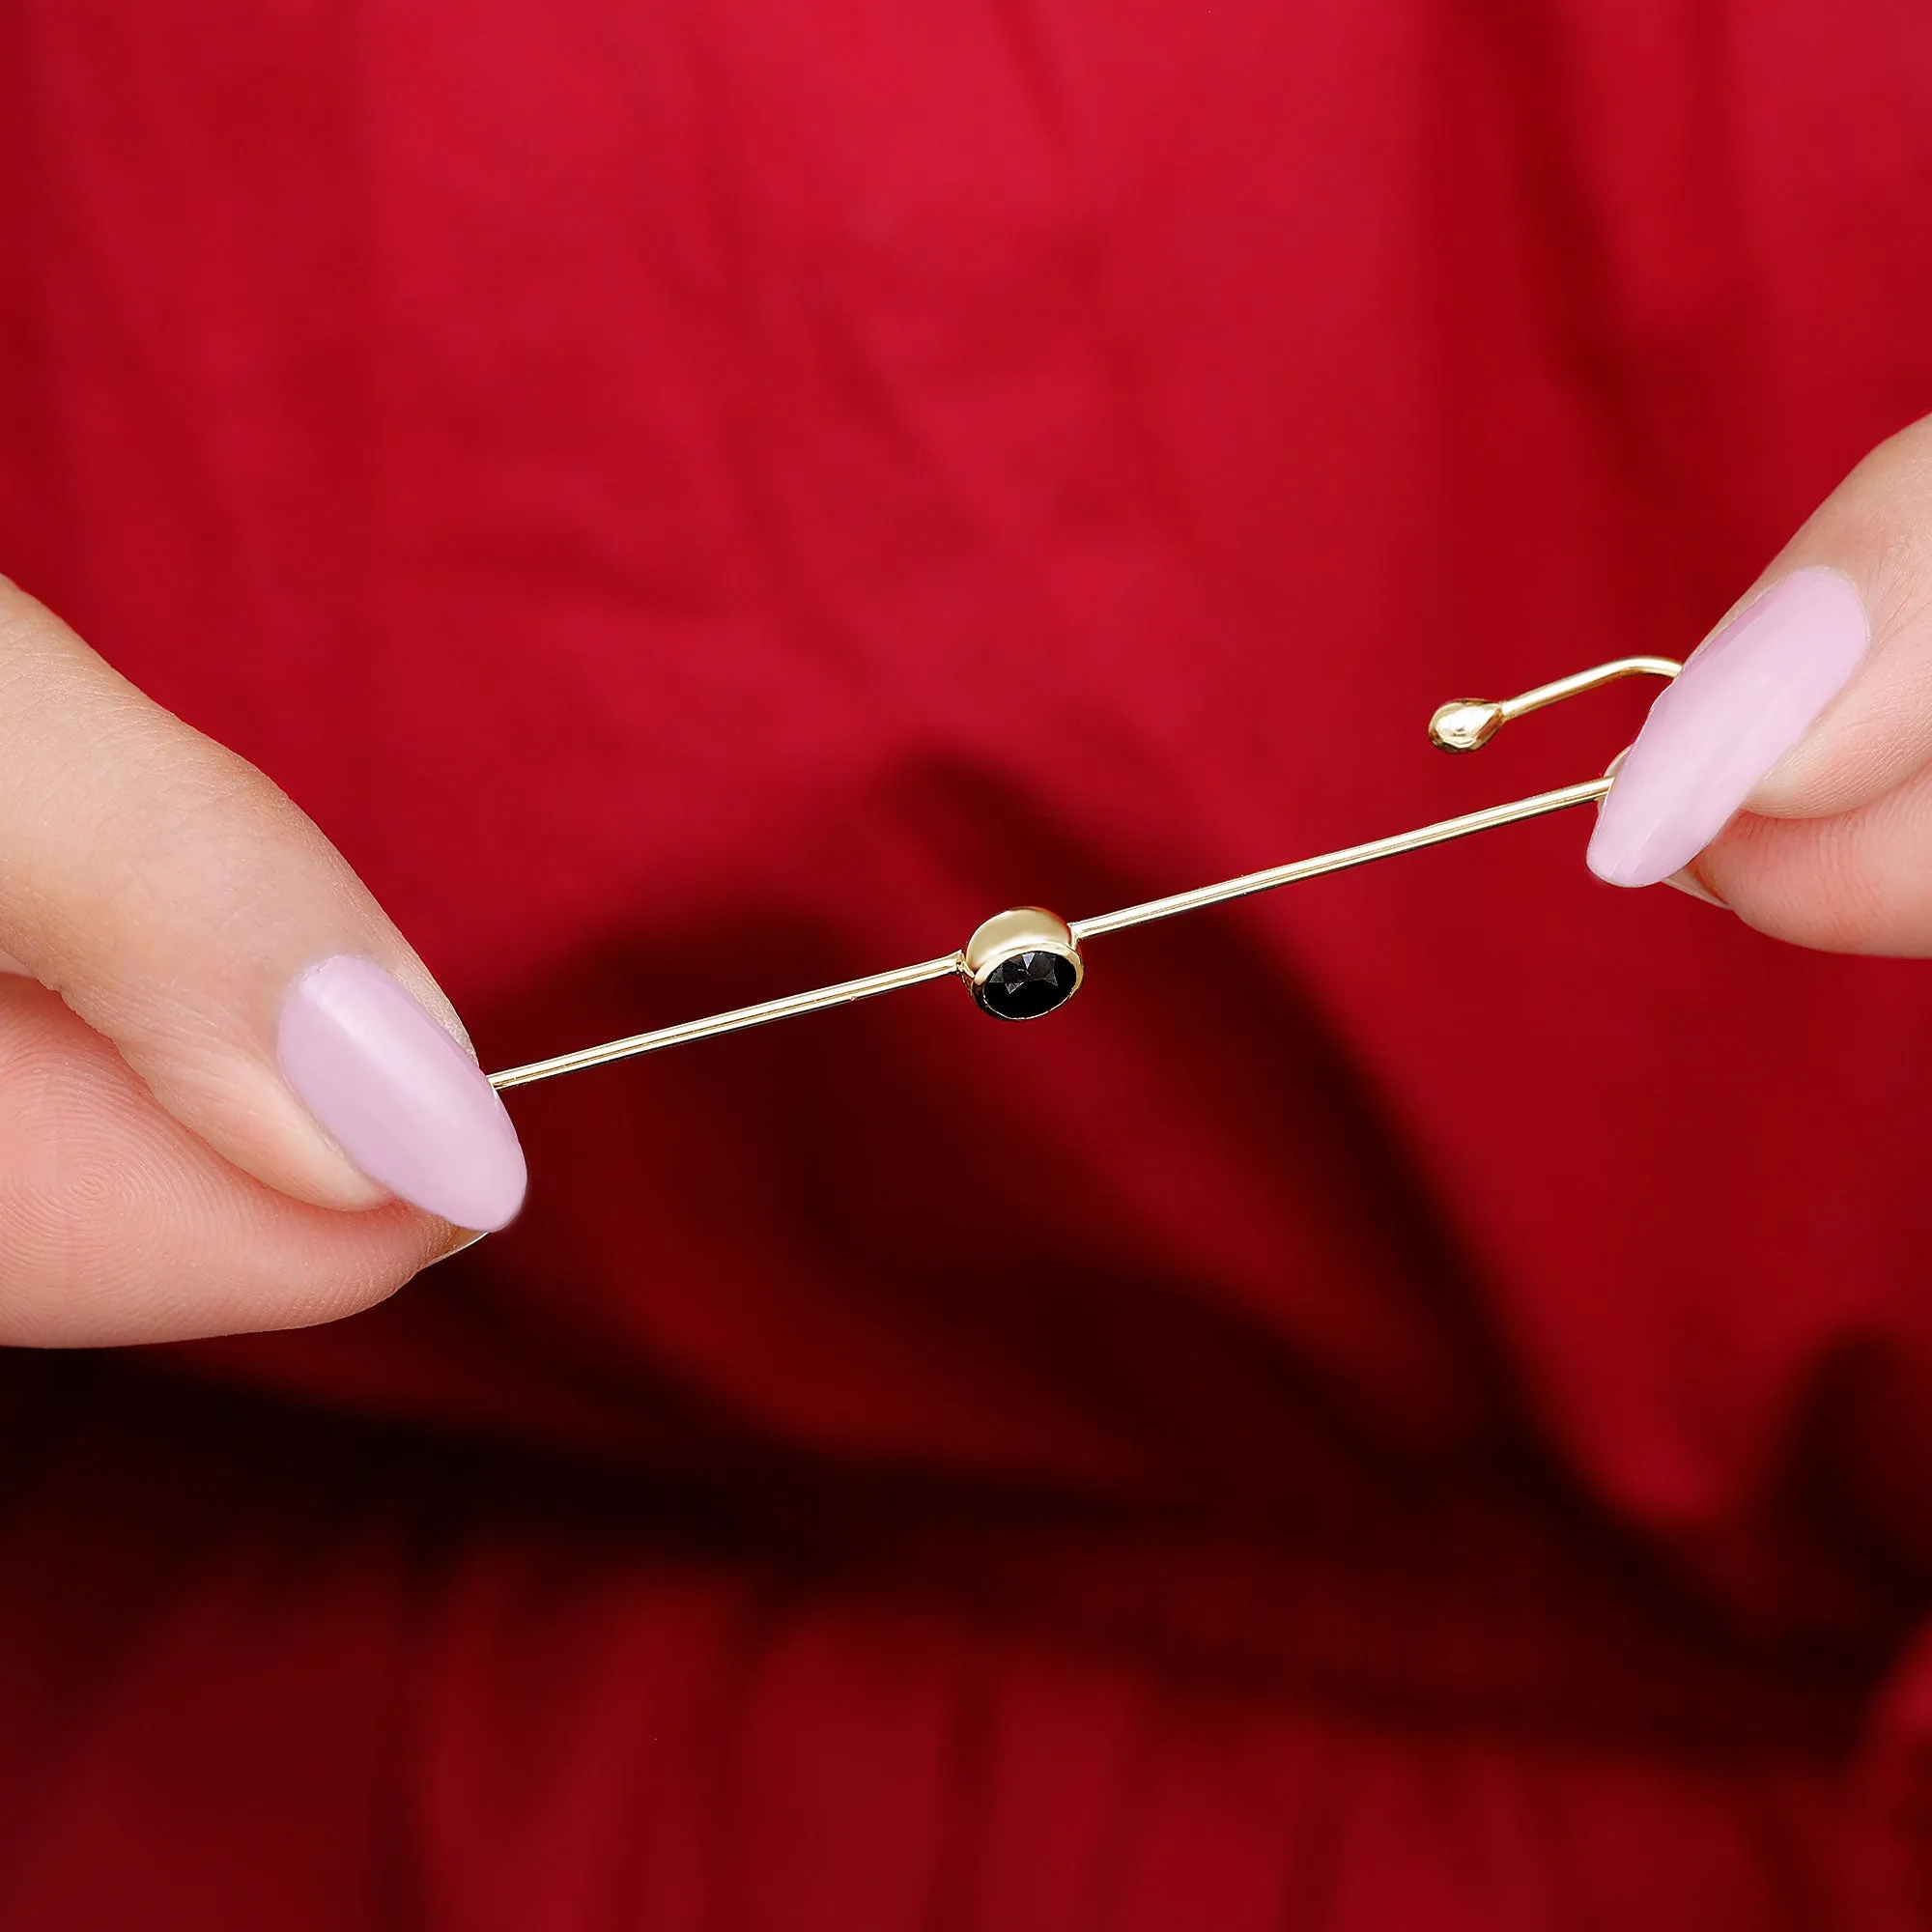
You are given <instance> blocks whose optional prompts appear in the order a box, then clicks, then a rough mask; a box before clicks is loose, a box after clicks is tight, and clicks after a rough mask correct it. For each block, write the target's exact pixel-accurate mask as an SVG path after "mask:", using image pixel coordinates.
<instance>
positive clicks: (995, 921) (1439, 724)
mask: <svg viewBox="0 0 1932 1932" xmlns="http://www.w3.org/2000/svg"><path fill="white" fill-rule="evenodd" d="M1682 668H1683V667H1682V666H1681V665H1679V664H1677V663H1675V662H1674V661H1673V660H1671V659H1669V658H1642V657H1639V658H1618V659H1617V660H1616V661H1615V662H1614V663H1612V664H1605V665H1598V666H1597V667H1596V668H1595V669H1593V670H1583V671H1578V672H1577V674H1576V675H1575V676H1574V677H1561V678H1557V679H1556V680H1555V681H1554V682H1553V683H1550V684H1539V685H1538V686H1537V687H1536V688H1535V689H1534V690H1533V691H1525V692H1523V693H1522V694H1521V695H1520V696H1517V697H1506V698H1503V699H1501V700H1500V701H1495V700H1492V699H1488V698H1473V697H1463V698H1458V699H1456V700H1455V701H1454V702H1452V703H1449V704H1445V705H1443V706H1441V708H1440V709H1439V710H1437V712H1436V713H1435V717H1433V718H1432V719H1431V720H1430V721H1429V735H1430V738H1431V739H1432V740H1433V741H1434V742H1435V744H1436V745H1438V746H1439V747H1440V748H1441V749H1442V750H1443V751H1445V752H1474V751H1479V750H1480V749H1481V748H1482V747H1483V746H1484V745H1487V744H1488V743H1489V741H1490V740H1491V739H1492V738H1493V737H1494V736H1495V734H1496V733H1497V732H1498V731H1499V730H1501V729H1502V727H1503V726H1504V725H1507V724H1508V723H1509V722H1510V720H1511V719H1513V718H1520V717H1522V716H1523V715H1524V714H1525V713H1526V712H1530V711H1541V710H1542V709H1543V708H1544V706H1545V705H1548V704H1557V703H1560V702H1561V701H1562V700H1563V699H1564V698H1566V697H1577V696H1581V695H1582V694H1583V693H1584V692H1588V691H1601V690H1602V689H1603V688H1604V686H1605V685H1606V684H1613V683H1615V682H1616V681H1617V680H1618V679H1619V678H1625V677H1662V678H1671V677H1675V676H1676V675H1677V673H1678V671H1679V670H1681V669H1682ZM1609 788H1610V781H1609V780H1608V779H1606V778H1602V779H1586V780H1584V781H1583V782H1582V783H1580V784H1573V785H1563V786H1560V787H1559V788H1558V789H1557V790H1555V791H1545V792H1538V793H1536V794H1535V795H1534V796H1533V797H1530V798H1520V799H1514V800H1512V801H1511V802H1510V803H1509V804H1507V805H1492V806H1489V807H1487V808H1486V809H1485V810H1481V811H1470V812H1465V813H1463V816H1461V817H1460V818H1445V819H1442V820H1440V821H1439V822H1438V823H1436V824H1435V825H1424V826H1421V827H1419V828H1418V829H1417V830H1415V831H1413V832H1398V833H1396V834H1394V835H1393V836H1392V837H1390V838H1373V839H1370V840H1369V841H1368V842H1367V843H1366V844H1362V845H1350V846H1345V847H1344V848H1343V849H1342V850H1340V851H1336V852H1321V853H1318V854H1317V855H1316V856H1315V857H1314V858H1312V859H1296V860H1293V861H1292V862H1291V863H1290V864H1288V865H1286V866H1274V867H1269V868H1268V869H1267V870H1265V871H1261V872H1246V873H1243V874H1242V875H1241V876H1240V877H1239V878H1237V879H1224V880H1222V881H1221V883H1220V884H1219V885H1213V886H1199V887H1197V888H1196V889H1195V890H1194V891H1192V892H1187V893H1174V894H1171V895H1169V896H1167V897H1166V898H1159V899H1149V900H1147V901H1146V902H1145V903H1144V904H1141V905H1135V906H1127V907H1125V908H1124V909H1123V910H1122V911H1120V912H1109V913H1101V914H1099V915H1098V916H1097V917H1095V918H1093V919H1080V920H1074V921H1073V922H1072V923H1067V922H1065V921H1064V920H1061V919H1059V918H1057V917H1056V916H1055V915H1054V914H1052V913H1050V912H1046V911H1044V910H1043V909H1041V908H1040V907H1038V906H1023V907H1020V908H1018V909H1017V910H1016V911H1013V912H1005V913H998V914H996V915H995V916H994V917H993V918H992V919H989V920H987V921H986V922H985V923H984V924H982V925H981V926H980V928H979V930H978V931H977V932H975V933H974V935H973V937H972V938H971V939H970V940H968V941H967V943H966V944H965V945H964V946H963V947H961V948H960V950H959V951H958V952H949V953H948V954H947V955H946V956H945V957H944V958H940V959H923V960H921V961H920V963H919V964H918V965H916V966H901V967H899V968H897V969H896V970H895V971H894V972H890V973H875V974H873V975H872V976H871V977H870V978H869V979H865V980H842V981H840V983H839V984H838V985H836V986H821V987H819V988H817V990H816V991H813V992H810V993H794V994H792V995H790V996H789V997H788V998H786V999H782V1000H767V1001H765V1002H764V1003H763V1004H762V1005H759V1006H755V1007H739V1008H737V1009H735V1010H733V1011H731V1012H728V1013H715V1014H713V1015H712V1016H711V1017H710V1018H709V1019H701V1020H686V1021H685V1022H684V1023H683V1024H682V1025H680V1026H669V1027H660V1028H658V1029H657V1030H656V1031H655V1032H652V1033H640V1034H634V1035H632V1036H631V1037H629V1038H628V1039H613V1040H611V1041H610V1042H609V1043H608V1044H606V1045H604V1046H588V1047H584V1048H583V1049H582V1051H581V1052H577V1053H565V1054H559V1055H558V1056H557V1057H556V1058H555V1059H554V1060H537V1061H532V1062H531V1063H530V1064H529V1065H527V1066H513V1067H510V1068H509V1069H508V1070H507V1071H506V1072H502V1073H493V1074H491V1075H490V1084H491V1085H492V1086H493V1087H496V1088H497V1089H498V1090H501V1089H503V1088H506V1087H526V1086H528V1085H529V1084H530V1083H531V1082H532V1081H537V1080H551V1079H554V1078H555V1076H556V1075H558V1074H559V1073H576V1072H579V1071H580V1070H582V1068H584V1067H587V1066H601V1065H604V1064H605V1063H606V1062H607V1061H612V1060H627V1059H629V1058H630V1057H631V1056H632V1055H634V1054H639V1053H655V1052H657V1051H659V1049H661V1048H663V1047H667V1046H682V1045H684V1044H685V1042H686V1041H688V1040H696V1039H709V1038H711V1037H713V1036H714V1035H717V1034H725V1033H737V1032H740V1031H742V1030H743V1029H744V1028H746V1027H754V1026H763V1025H765V1024H766V1023H767V1022H769V1021H772V1020H783V1019H790V1018H792V1017H793V1016H794V1015H795V1014H799V1013H814V1012H819V1011H821V1010H823V1009H825V1008H827V1007H843V1006H849V1005H851V1003H852V1002H853V1001H855V1000H868V999H871V998H872V997H873V996H874V995H876V994H879V993H895V992H897V991H898V990H899V989H900V988H901V987H902V986H917V985H920V984H922V983H923V981H925V980H944V979H948V978H952V977H955V976H956V977H957V978H959V979H961V980H964V981H965V982H966V984H967V986H968V988H969V989H970V990H971V991H972V994H973V997H974V999H975V1001H976V1002H977V1003H978V1004H979V1006H980V1008H981V1009H982V1010H983V1011H986V1012H989V1013H991V1014H993V1015H994V1016H995V1017H996V1018H1000V1019H1009V1020H1017V1019H1035V1018H1037V1017H1038V1016H1039V1015H1040V1014H1042V1013H1046V1012H1051V1011H1052V1010H1053V1009H1054V1008H1055V1007H1059V1006H1064V1005H1065V1003H1066V1001H1067V1000H1069V999H1070V998H1072V996H1073V993H1074V992H1075V990H1076V989H1077V988H1078V986H1079V984H1080V981H1081V978H1082V975H1083V973H1084V962H1083V957H1082V953H1081V947H1082V946H1083V944H1084V943H1085V942H1086V941H1087V940H1089V939H1094V938H1096V937H1098V936H1099V935H1101V934H1103V933H1109V932H1120V931H1122V930H1123V929H1124V928H1125V927H1127V926H1130V925H1146V924H1147V923H1149V922H1151V921H1152V920H1157V919H1172V918H1174V917H1175V916H1176V914H1178V913H1183V912H1198V911H1199V910H1200V909H1201V908H1202V907H1204V906H1210V905H1219V904H1220V903H1221V902H1222V901H1223V900H1226V899H1237V898H1245V897H1247V896H1248V895H1250V894H1251V893H1265V892H1271V891H1273V890H1274V888H1275V887H1277V886H1292V885H1295V884H1298V883H1299V882H1300V881H1301V880H1303V879H1314V878H1319V877H1321V874H1323V873H1324V872H1342V871H1347V870H1348V869H1349V868H1350V867H1354V866H1367V865H1371V864H1373V863H1374V862H1375V861H1376V860H1378V859H1393V858H1395V857H1397V856H1398V855H1399V854H1401V853H1404V852H1419V851H1421V850H1422V849H1423V848H1424V847H1425V846H1428V845H1444V844H1447V843H1448V842H1449V841H1450V840H1451V839H1455V838H1469V837H1471V836H1472V835H1473V834H1475V833H1478V832H1489V831H1492V830H1493V829H1494V828H1495V827H1497V826H1501V825H1514V824H1516V823H1518V822H1519V821H1520V820H1522V819H1525V818H1540V817H1542V816H1543V814H1544V813H1545V812H1550V811H1567V810H1570V809H1571V808H1572V807H1573V806H1578V805H1588V804H1589V803H1591V802H1592V801H1593V800H1595V799H1600V798H1602V797H1603V796H1604V794H1605V792H1606V791H1608V790H1609Z"/></svg>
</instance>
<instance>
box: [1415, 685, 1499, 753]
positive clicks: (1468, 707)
mask: <svg viewBox="0 0 1932 1932" xmlns="http://www.w3.org/2000/svg"><path fill="white" fill-rule="evenodd" d="M1502 722H1503V707H1502V706H1501V705H1500V704H1492V703H1490V702H1489V701H1488V700H1487V699H1485V698H1480V697H1459V698H1457V699H1456V701H1455V702H1454V703H1453V704H1445V705H1443V706H1442V708H1441V709H1440V710H1439V711H1437V712H1436V714H1435V717H1434V718H1432V719H1431V720H1430V721H1429V737H1430V742H1431V743H1432V744H1434V745H1436V746H1438V747H1440V749H1441V750H1443V751H1445V752H1474V751H1478V750H1480V749H1481V748H1482V747H1483V746H1485V745H1487V744H1488V743H1489V742H1490V740H1491V739H1492V738H1493V737H1494V736H1495V735H1496V733H1497V731H1499V730H1500V729H1501V728H1502Z"/></svg>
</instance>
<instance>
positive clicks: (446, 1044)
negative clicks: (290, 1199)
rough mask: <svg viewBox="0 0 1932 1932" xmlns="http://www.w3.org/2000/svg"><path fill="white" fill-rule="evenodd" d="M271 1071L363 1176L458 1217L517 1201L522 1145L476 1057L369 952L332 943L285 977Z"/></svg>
mask: <svg viewBox="0 0 1932 1932" xmlns="http://www.w3.org/2000/svg"><path fill="white" fill-rule="evenodd" d="M275 1044H276V1053H277V1055H278V1057H279V1059H280V1061H281V1065H282V1073H283V1076H284V1077H285V1078H286V1079H287V1081H288V1083H289V1085H290V1086H291V1087H293V1088H294V1089H295V1091H296V1094H297V1095H298V1097H299V1098H300V1100H301V1102H302V1104H303V1105H304V1106H305V1107H307V1109H308V1110H309V1112H310V1113H312V1114H313V1115H314V1116H315V1118H316V1119H317V1120H318V1121H319V1122H321V1123H322V1125H323V1126H324V1127H325V1128H326V1129H327V1131H328V1133H330V1134H331V1135H332V1136H333V1137H334V1139H335V1141H336V1142H337V1144H338V1145H339V1146H340V1147H341V1149H342V1151H343V1152H345V1153H346V1154H347V1155H348V1156H349V1158H350V1159H351V1160H353V1161H354V1162H355V1165H356V1166H357V1167H359V1168H360V1169H361V1170H362V1172H363V1173H364V1174H366V1175H368V1176H369V1178H370V1179H372V1180H380V1181H381V1182H382V1183H383V1185H384V1187H387V1188H389V1189H390V1190H391V1191H392V1192H394V1193H396V1194H400V1195H401V1196H402V1198H403V1199H404V1200H405V1201H411V1202H413V1203H414V1204H415V1205H416V1206H417V1207H418V1208H427V1209H428V1210H429V1212H430V1213H432V1214H440V1215H441V1216H442V1218H443V1219H444V1220H446V1221H453V1222H454V1223H455V1224H456V1225H457V1226H458V1227H459V1228H475V1229H479V1230H482V1231H484V1232H486V1233H487V1232H489V1231H490V1230H493V1229H497V1228H500V1227H501V1226H502V1225H503V1224H504V1223H505V1222H506V1221H508V1220H509V1219H510V1218H511V1217H512V1216H513V1215H514V1214H515V1213H516V1211H517V1209H518V1208H520V1207H522V1206H523V1200H524V1184H525V1178H526V1177H525V1170H524V1151H523V1149H522V1148H521V1147H520V1146H519V1145H518V1143H517V1130H516V1129H515V1128H514V1127H513V1126H512V1125H511V1124H510V1117H509V1115H508V1114H506V1113H505V1112H504V1111H503V1103H502V1101H501V1100H499V1099H498V1098H497V1090H496V1089H495V1088H494V1087H492V1086H491V1085H490V1083H489V1081H488V1080H487V1079H485V1078H484V1076H483V1072H482V1069H481V1068H480V1067H478V1066H477V1065H476V1063H475V1062H474V1061H473V1060H471V1059H470V1058H469V1055H468V1054H467V1053H465V1052H464V1050H463V1049H462V1048H461V1047H460V1046H459V1045H457V1043H456V1041H455V1040H454V1039H453V1038H451V1037H450V1036H449V1035H448V1033H446V1032H445V1031H444V1030H443V1029H442V1028H441V1027H440V1026H439V1025H438V1024H437V1022H436V1021H435V1019H434V1018H432V1017H431V1015H430V1014H429V1012H428V1011H427V1010H426V1009H424V1008H423V1007H422V1006H420V1005H419V1004H418V1003H417V1001H416V1000H415V998H414V997H413V996H412V994H411V993H410V992H409V991H408V990H407V989H406V988H405V987H404V986H403V983H402V981H401V980H396V979H394V978H392V977H391V976H390V975H389V974H387V973H385V972H384V970H383V969H382V967H380V966H378V965H377V964H376V962H375V961H374V960H373V959H363V958H359V957H357V956H356V955H355V954H354V953H347V952H345V953H339V954H337V955H336V957H334V958H333V959H325V960H323V961H322V963H321V964H320V965H317V966H311V967H310V968H309V969H308V971H307V972H305V973H304V974H302V975H301V977H300V978H299V979H298V980H296V982H295V984H294V985H293V986H291V987H290V989H289V993H288V997H287V998H286V999H285V1000H284V1001H283V1003H282V1012H281V1019H280V1023H279V1025H278V1027H277V1031H276V1042H275Z"/></svg>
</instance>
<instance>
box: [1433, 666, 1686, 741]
mask: <svg viewBox="0 0 1932 1932" xmlns="http://www.w3.org/2000/svg"><path fill="white" fill-rule="evenodd" d="M1682 668H1683V667H1682V666H1681V665H1680V664H1678V663H1677V662H1676V660H1675V659H1673V658H1618V659H1617V660H1616V661H1615V662H1614V663H1613V664H1604V665H1599V666H1597V668H1595V669H1594V670H1579V671H1578V672H1577V674H1576V676H1574V677H1559V678H1557V679H1556V680H1555V681H1554V682H1553V683H1550V684H1539V685H1538V686H1537V687H1536V689H1535V690H1534V691H1525V692H1524V693H1523V694H1522V696H1520V697H1506V698H1504V699H1503V700H1502V702H1501V703H1499V704H1498V703H1492V701H1490V700H1489V699H1488V698H1482V697H1459V698H1457V699H1456V700H1455V701H1454V702H1453V703H1450V704H1445V705H1443V707H1442V708H1441V709H1440V710H1439V711H1438V712H1436V714H1435V717H1434V718H1432V719H1431V720H1430V721H1429V737H1430V741H1431V742H1432V743H1433V744H1435V745H1436V746H1437V747H1439V748H1440V749H1441V750H1442V751H1445V752H1477V751H1480V750H1481V749H1482V748H1483V747H1484V746H1485V745H1487V744H1488V743H1489V742H1490V740H1491V739H1492V738H1493V737H1494V736H1495V735H1496V733H1497V732H1498V731H1500V730H1501V729H1502V727H1503V726H1504V725H1507V724H1508V723H1509V722H1510V720H1511V719H1512V718H1520V717H1521V716H1522V715H1523V713H1524V712H1526V711H1541V710H1542V709H1543V707H1544V706H1545V705H1546V704H1560V703H1561V702H1562V701H1563V699H1564V698H1566V697H1580V696H1582V695H1583V693H1584V692H1586V691H1601V690H1602V689H1603V688H1604V686H1605V685H1606V684H1614V683H1615V682H1616V680H1617V679H1618V678H1620V677H1675V676H1676V675H1677V673H1678V672H1679V671H1680V670H1681V669H1682Z"/></svg>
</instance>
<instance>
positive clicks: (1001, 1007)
mask: <svg viewBox="0 0 1932 1932" xmlns="http://www.w3.org/2000/svg"><path fill="white" fill-rule="evenodd" d="M1072 997H1073V961H1072V960H1070V959H1063V958H1062V957H1061V956H1060V954H1059V953H1057V952H1045V951H1040V952H1015V953H1014V954H1013V955H1012V957H1011V958H1009V959H1002V960H1001V961H1000V963H999V964H998V965H997V966H995V967H994V968H993V970H992V971H991V972H990V973H988V974H987V975H986V977H985V979H984V980H981V981H980V1003H981V1005H983V1006H984V1008H985V1009H986V1010H987V1011H988V1012H989V1013H991V1014H992V1015H993V1017H994V1018H995V1019H1000V1020H1037V1019H1038V1017H1039V1016H1040V1014H1041V1013H1050V1012H1051V1011H1052V1010H1053V1009H1054V1008H1055V1007H1059V1006H1064V1005H1065V1003H1066V1002H1067V1001H1068V1000H1069V999H1071V998H1072Z"/></svg>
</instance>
